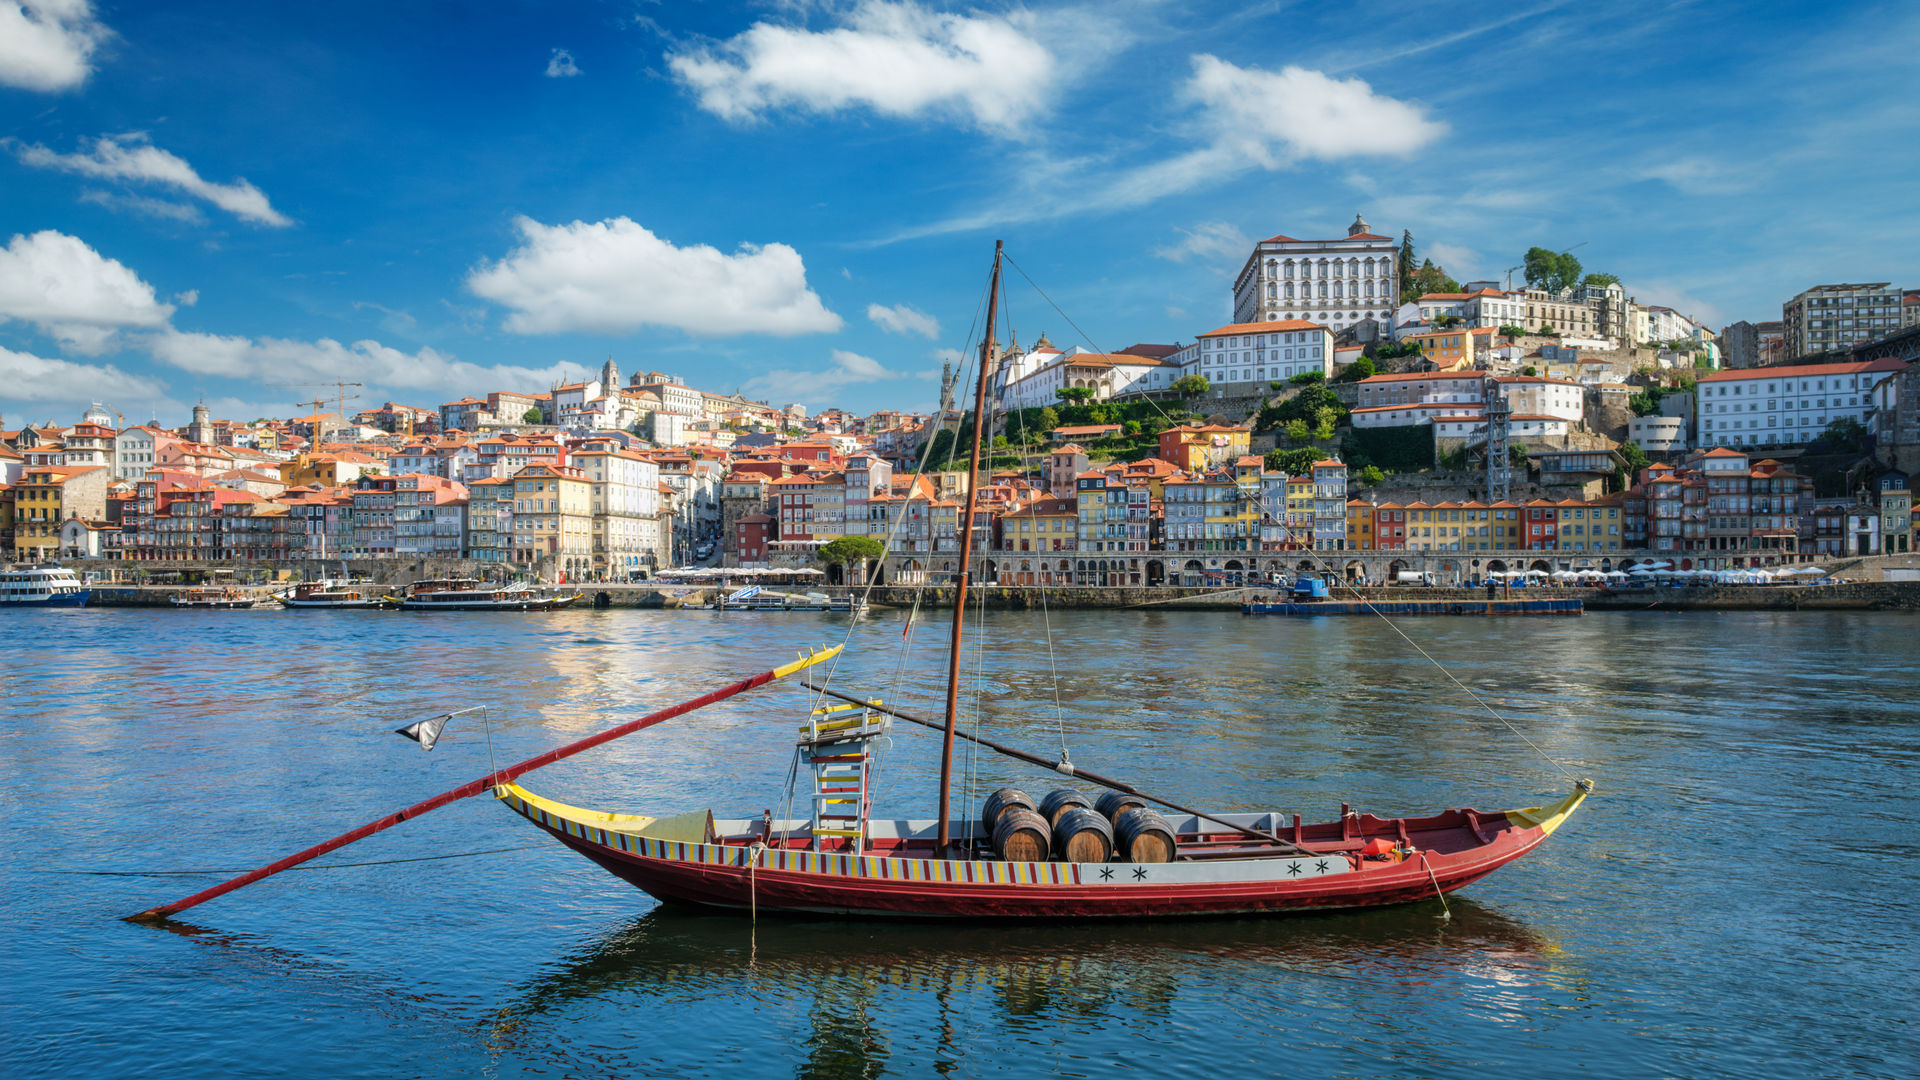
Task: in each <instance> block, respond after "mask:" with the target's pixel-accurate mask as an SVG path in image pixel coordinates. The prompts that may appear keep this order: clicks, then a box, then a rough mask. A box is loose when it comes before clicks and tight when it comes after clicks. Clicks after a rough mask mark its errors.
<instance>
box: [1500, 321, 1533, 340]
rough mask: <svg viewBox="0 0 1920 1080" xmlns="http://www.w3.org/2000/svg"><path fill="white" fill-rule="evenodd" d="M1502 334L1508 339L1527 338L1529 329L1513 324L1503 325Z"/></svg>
mask: <svg viewBox="0 0 1920 1080" xmlns="http://www.w3.org/2000/svg"><path fill="white" fill-rule="evenodd" d="M1500 333H1501V334H1502V335H1504V336H1506V337H1525V336H1526V333H1527V328H1526V327H1524V326H1515V325H1513V324H1512V323H1503V324H1502V325H1501V327H1500Z"/></svg>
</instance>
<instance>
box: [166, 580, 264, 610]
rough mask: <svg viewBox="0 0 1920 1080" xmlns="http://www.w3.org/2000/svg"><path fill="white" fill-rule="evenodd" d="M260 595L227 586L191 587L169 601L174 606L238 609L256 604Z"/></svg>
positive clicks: (259, 599)
mask: <svg viewBox="0 0 1920 1080" xmlns="http://www.w3.org/2000/svg"><path fill="white" fill-rule="evenodd" d="M261 600H262V597H258V596H254V595H253V594H252V593H247V592H242V591H240V590H239V589H236V588H233V587H232V586H227V587H224V588H192V589H187V590H185V591H183V592H182V593H181V594H180V595H178V596H176V597H174V598H173V600H172V601H171V602H172V604H173V606H174V607H183V608H216V609H221V610H238V609H241V608H250V607H254V606H256V605H258V604H259V603H260V602H261Z"/></svg>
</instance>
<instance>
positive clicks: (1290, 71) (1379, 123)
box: [1185, 53, 1447, 169]
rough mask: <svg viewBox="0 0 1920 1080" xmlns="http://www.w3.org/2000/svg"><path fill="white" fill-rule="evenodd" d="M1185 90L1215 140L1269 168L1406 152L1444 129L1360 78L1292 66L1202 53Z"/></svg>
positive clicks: (1401, 154) (1442, 125)
mask: <svg viewBox="0 0 1920 1080" xmlns="http://www.w3.org/2000/svg"><path fill="white" fill-rule="evenodd" d="M1185 93H1186V94H1187V95H1188V97H1190V98H1191V99H1192V100H1194V101H1196V102H1199V103H1200V105H1201V106H1202V108H1203V109H1204V111H1205V112H1206V114H1207V118H1208V120H1209V122H1210V123H1211V124H1212V126H1213V128H1214V132H1215V138H1216V140H1217V141H1216V145H1220V146H1224V147H1227V148H1230V149H1231V150H1232V151H1233V152H1234V153H1235V154H1236V155H1238V156H1240V157H1243V158H1245V159H1246V160H1248V161H1250V162H1253V163H1255V164H1258V165H1261V166H1263V167H1265V168H1268V169H1275V168H1279V167H1280V166H1282V165H1285V164H1288V163H1289V162H1291V161H1292V160H1295V159H1299V158H1318V159H1320V160H1323V161H1331V160H1334V159H1337V158H1345V157H1358V156H1367V155H1386V156H1394V157H1399V156H1404V155H1406V154H1410V153H1412V152H1413V151H1415V150H1418V149H1420V148H1421V147H1423V146H1425V145H1427V144H1428V143H1430V142H1432V141H1433V140H1434V139H1437V138H1439V137H1440V136H1441V135H1442V134H1444V133H1445V132H1446V130H1447V126H1446V125H1445V124H1443V123H1440V122H1438V121H1434V120H1429V119H1428V118H1427V115H1426V112H1425V111H1424V110H1422V109H1420V108H1419V107H1417V106H1414V105H1409V104H1407V103H1406V102H1404V101H1397V100H1395V99H1393V98H1390V97H1386V96H1383V95H1381V94H1376V93H1374V91H1373V88H1372V87H1371V86H1368V85H1367V83H1366V82H1365V81H1364V80H1362V79H1357V78H1356V79H1336V78H1333V77H1331V76H1329V75H1326V74H1323V73H1321V72H1318V71H1309V70H1308V69H1306V68H1302V67H1294V66H1292V65H1288V66H1286V67H1283V68H1281V69H1280V70H1279V71H1277V72H1273V71H1262V70H1259V69H1257V68H1243V67H1238V66H1236V65H1234V64H1230V63H1228V62H1226V61H1225V60H1221V59H1219V58H1218V57H1214V56H1209V55H1207V54H1205V53H1202V54H1200V55H1198V56H1195V57H1194V58H1193V76H1192V78H1190V79H1189V80H1188V81H1187V84H1186V88H1185Z"/></svg>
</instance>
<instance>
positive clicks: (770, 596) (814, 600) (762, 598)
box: [713, 585, 867, 614]
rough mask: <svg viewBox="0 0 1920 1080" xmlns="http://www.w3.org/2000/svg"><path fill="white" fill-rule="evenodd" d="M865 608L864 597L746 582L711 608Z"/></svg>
mask: <svg viewBox="0 0 1920 1080" xmlns="http://www.w3.org/2000/svg"><path fill="white" fill-rule="evenodd" d="M866 609H867V602H866V600H864V599H861V598H859V597H854V596H829V595H828V594H826V593H822V592H808V593H800V594H794V593H782V592H772V591H770V590H767V589H763V588H761V587H760V586H758V585H748V586H747V587H745V588H743V589H736V590H734V591H733V592H730V593H728V594H727V595H725V596H723V597H721V598H720V599H719V600H717V601H715V602H714V604H713V610H715V611H839V612H845V613H848V614H853V613H857V612H863V611H865V610H866Z"/></svg>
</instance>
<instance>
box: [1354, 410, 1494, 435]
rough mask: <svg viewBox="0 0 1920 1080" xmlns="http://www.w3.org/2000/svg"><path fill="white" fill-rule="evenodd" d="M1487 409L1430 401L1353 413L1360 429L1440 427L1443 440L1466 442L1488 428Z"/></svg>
mask: <svg viewBox="0 0 1920 1080" xmlns="http://www.w3.org/2000/svg"><path fill="white" fill-rule="evenodd" d="M1486 411H1487V407H1486V406H1485V405H1484V404H1481V403H1479V402H1464V401H1428V402H1417V403H1413V404H1405V405H1363V406H1361V407H1360V408H1357V409H1355V410H1353V417H1352V422H1353V426H1354V427H1357V428H1376V427H1412V426H1415V425H1419V424H1437V425H1439V426H1438V427H1436V428H1435V429H1434V434H1435V435H1436V436H1439V437H1441V438H1455V439H1457V438H1465V437H1466V436H1468V435H1471V434H1473V433H1474V432H1475V431H1478V430H1479V429H1480V428H1481V427H1483V426H1485V425H1486V420H1485V419H1484V417H1485V414H1486Z"/></svg>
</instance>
